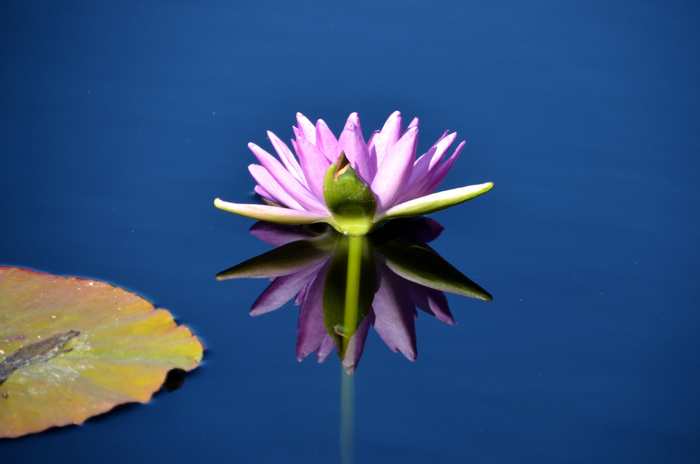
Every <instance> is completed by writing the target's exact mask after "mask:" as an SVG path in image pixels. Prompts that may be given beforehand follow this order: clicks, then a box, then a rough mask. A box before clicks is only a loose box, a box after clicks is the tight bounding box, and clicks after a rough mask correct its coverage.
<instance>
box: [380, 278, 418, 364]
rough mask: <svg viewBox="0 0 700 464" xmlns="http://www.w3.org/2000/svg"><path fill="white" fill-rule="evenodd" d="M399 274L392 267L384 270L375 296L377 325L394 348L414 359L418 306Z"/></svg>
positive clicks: (388, 343)
mask: <svg viewBox="0 0 700 464" xmlns="http://www.w3.org/2000/svg"><path fill="white" fill-rule="evenodd" d="M399 280H400V279H399V278H398V277H397V276H396V274H394V273H393V272H391V271H389V270H388V269H386V270H385V272H383V273H382V275H381V277H380V280H379V288H378V289H377V293H376V294H375V296H374V302H373V303H372V308H374V316H375V320H374V329H375V330H376V331H377V333H378V334H379V336H380V337H381V338H382V340H384V343H386V344H387V346H388V347H389V348H391V350H392V351H394V352H396V351H400V352H401V353H403V355H404V356H406V358H408V359H409V360H411V361H414V360H415V359H416V357H417V356H418V351H417V348H416V331H415V308H414V307H413V303H411V300H410V299H409V298H408V295H407V294H406V292H405V291H404V289H403V287H402V284H401V283H400V282H399Z"/></svg>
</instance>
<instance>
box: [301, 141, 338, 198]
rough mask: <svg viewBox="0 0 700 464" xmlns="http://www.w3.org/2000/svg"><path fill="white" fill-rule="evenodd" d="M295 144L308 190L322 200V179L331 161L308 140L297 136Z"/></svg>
mask: <svg viewBox="0 0 700 464" xmlns="http://www.w3.org/2000/svg"><path fill="white" fill-rule="evenodd" d="M296 145H297V155H299V162H300V163H301V169H302V170H303V171H304V177H305V178H306V181H307V182H308V184H309V190H311V192H312V193H313V194H314V195H315V196H316V198H317V199H318V201H319V202H323V179H324V177H325V175H326V171H327V170H328V168H329V167H330V165H331V163H330V162H329V161H328V159H327V158H326V157H325V156H324V155H323V153H321V152H320V151H318V148H316V146H315V145H313V144H312V143H311V142H310V141H309V140H306V139H305V138H303V137H298V138H297V144H296Z"/></svg>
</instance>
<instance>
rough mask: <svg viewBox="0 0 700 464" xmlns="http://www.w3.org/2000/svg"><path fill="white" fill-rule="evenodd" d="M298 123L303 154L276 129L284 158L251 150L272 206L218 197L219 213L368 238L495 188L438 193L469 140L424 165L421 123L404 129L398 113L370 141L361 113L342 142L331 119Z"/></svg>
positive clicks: (446, 144)
mask: <svg viewBox="0 0 700 464" xmlns="http://www.w3.org/2000/svg"><path fill="white" fill-rule="evenodd" d="M297 123H298V127H294V134H295V136H296V138H295V139H294V140H292V147H293V148H294V153H296V156H295V155H294V153H293V152H292V150H290V149H289V147H288V146H287V145H286V144H285V143H284V142H282V140H280V139H279V138H278V137H277V136H276V135H275V134H273V133H272V132H269V131H268V133H267V135H268V137H269V138H270V141H271V142H272V146H273V147H274V148H275V151H276V152H277V155H278V156H279V159H277V158H275V157H274V156H272V155H271V154H270V153H268V152H267V151H265V150H263V149H262V148H260V147H259V146H258V145H256V144H254V143H250V144H248V147H249V148H250V150H251V151H252V152H253V154H254V155H255V157H256V158H257V159H258V161H259V162H260V164H252V165H250V166H249V171H250V173H251V174H252V176H253V178H254V179H255V180H256V182H257V185H256V186H255V192H256V193H258V194H259V195H260V196H261V197H262V198H263V199H264V200H265V202H266V204H264V205H260V204H257V205H254V204H241V203H230V202H226V201H223V200H221V199H219V198H217V199H216V200H215V201H214V204H215V205H216V207H218V208H220V209H223V210H225V211H229V212H232V213H236V214H240V215H242V216H246V217H250V218H254V219H259V220H262V221H267V222H274V223H279V224H289V225H299V224H312V223H317V222H326V223H328V224H330V225H331V226H333V228H335V229H336V230H337V231H339V232H341V233H343V234H346V235H364V234H367V233H369V232H371V231H372V230H374V229H376V228H377V227H379V226H380V225H381V224H383V223H384V222H386V221H389V220H391V219H395V218H404V217H415V216H423V215H426V214H430V213H434V212H436V211H440V210H442V209H445V208H448V207H450V206H454V205H456V204H459V203H462V202H464V201H467V200H470V199H472V198H474V197H476V196H478V195H481V194H482V193H485V192H487V191H489V190H490V189H491V188H492V187H493V184H492V183H491V182H486V183H483V184H478V185H470V186H467V187H461V188H456V189H452V190H447V191H443V192H439V193H435V190H436V189H437V187H438V186H439V185H440V183H441V182H442V180H443V179H444V178H445V176H446V175H447V172H448V171H449V170H450V168H451V167H452V165H453V164H454V162H455V160H456V159H457V157H458V156H459V154H460V153H461V151H462V148H463V147H464V142H461V143H460V144H459V145H458V146H457V148H456V149H455V151H454V152H453V153H452V155H451V156H449V158H447V159H445V158H446V155H447V152H448V150H449V149H450V148H451V147H452V144H453V143H454V141H455V138H456V137H457V134H456V133H455V132H453V133H449V131H447V132H445V133H444V134H443V135H442V137H440V139H438V141H437V142H435V144H433V146H432V147H431V148H430V149H429V150H428V151H427V152H426V153H425V154H423V155H422V156H420V157H419V158H418V159H416V149H417V142H418V119H414V120H413V121H412V122H411V123H410V124H409V125H408V127H407V128H406V130H405V131H404V130H403V125H402V120H401V113H399V112H398V111H396V112H394V113H393V114H392V115H391V116H389V119H387V121H386V123H385V124H384V127H383V128H382V129H381V130H380V131H375V132H374V133H373V134H372V136H371V137H370V139H369V141H368V142H365V139H364V137H363V135H362V128H361V126H360V118H359V117H358V115H357V113H352V114H351V115H350V117H348V120H347V122H346V123H345V128H344V129H343V131H342V132H341V134H340V137H338V138H336V137H335V136H334V135H333V133H332V132H331V130H330V129H329V128H328V126H327V125H326V123H325V122H324V121H323V120H318V122H317V123H316V125H315V126H314V124H313V123H311V121H309V120H308V119H307V118H306V117H305V116H304V115H302V114H301V113H297ZM443 161H444V162H443Z"/></svg>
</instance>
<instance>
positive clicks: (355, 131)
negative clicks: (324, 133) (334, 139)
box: [334, 113, 377, 185]
mask: <svg viewBox="0 0 700 464" xmlns="http://www.w3.org/2000/svg"><path fill="white" fill-rule="evenodd" d="M359 124H360V120H359V118H358V117H357V113H353V114H351V115H350V117H349V118H348V121H347V123H346V124H345V129H343V132H342V133H341V134H340V138H339V139H338V154H340V152H341V151H344V152H345V156H346V157H347V159H348V161H350V165H351V166H352V168H353V169H354V170H355V171H356V172H357V175H358V176H359V177H360V179H361V180H362V181H363V182H364V183H365V184H367V185H370V184H371V183H372V179H374V175H375V173H376V172H377V165H376V159H374V158H371V157H370V154H369V151H368V150H367V144H366V143H365V139H364V138H363V137H362V128H361V127H360V125H359ZM334 162H335V161H334Z"/></svg>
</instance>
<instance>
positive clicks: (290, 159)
mask: <svg viewBox="0 0 700 464" xmlns="http://www.w3.org/2000/svg"><path fill="white" fill-rule="evenodd" d="M267 136H268V137H269V138H270V142H272V146H273V147H274V148H275V151H276V152H277V154H278V155H279V157H280V159H281V160H282V163H283V164H284V166H285V167H286V168H287V171H289V172H290V173H291V174H292V175H293V176H294V177H296V179H297V180H298V181H299V182H300V183H301V184H303V185H306V180H305V179H304V175H303V174H302V172H301V166H299V162H298V161H297V159H296V158H295V157H294V154H293V153H292V151H291V150H290V149H289V147H288V146H287V144H286V143H284V142H283V141H282V140H280V139H279V137H277V136H276V135H275V134H273V133H272V132H270V131H267Z"/></svg>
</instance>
